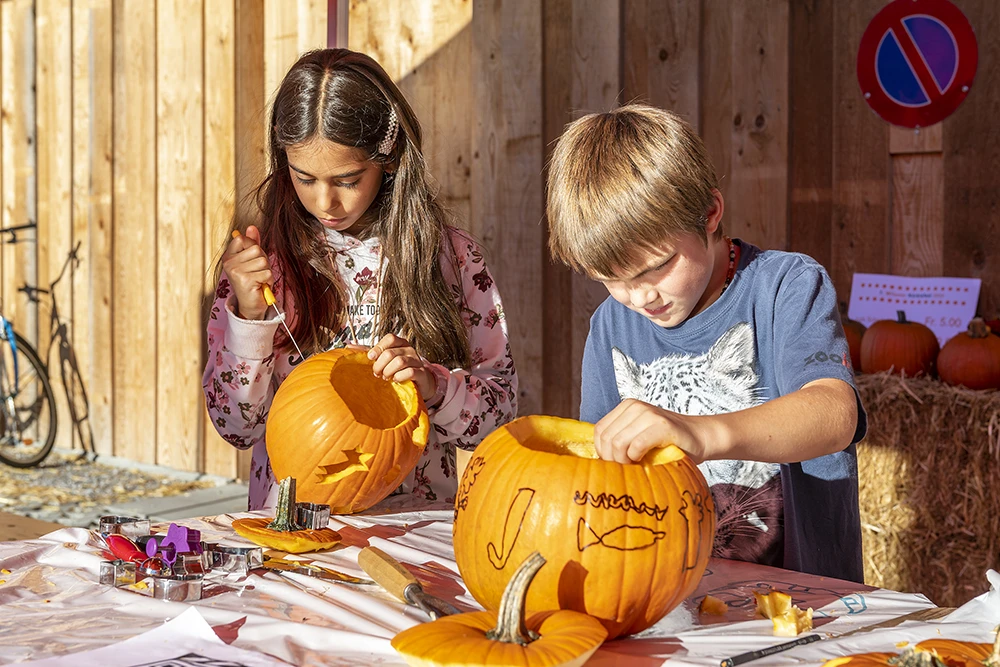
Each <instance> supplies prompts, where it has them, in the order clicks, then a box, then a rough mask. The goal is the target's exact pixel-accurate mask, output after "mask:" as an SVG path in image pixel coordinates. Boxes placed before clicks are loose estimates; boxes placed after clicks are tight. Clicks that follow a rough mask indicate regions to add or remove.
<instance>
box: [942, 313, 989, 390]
mask: <svg viewBox="0 0 1000 667" xmlns="http://www.w3.org/2000/svg"><path fill="white" fill-rule="evenodd" d="M937 367H938V375H940V377H941V379H942V380H944V381H945V382H947V383H948V384H954V385H959V384H960V385H964V386H966V387H968V388H969V389H1000V337H998V336H991V335H990V327H989V326H987V325H986V323H985V322H983V320H982V319H981V318H978V317H977V318H975V319H974V320H972V321H971V322H969V329H968V331H963V332H962V333H959V334H956V335H955V336H953V337H952V338H951V339H950V340H949V341H948V342H947V343H945V344H944V347H943V348H941V353H940V354H939V355H938V358H937Z"/></svg>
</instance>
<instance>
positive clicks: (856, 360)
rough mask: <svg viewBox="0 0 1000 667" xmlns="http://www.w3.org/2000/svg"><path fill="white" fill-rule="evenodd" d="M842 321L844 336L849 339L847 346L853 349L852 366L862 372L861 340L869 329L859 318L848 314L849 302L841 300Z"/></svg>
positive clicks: (856, 370)
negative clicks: (854, 318)
mask: <svg viewBox="0 0 1000 667" xmlns="http://www.w3.org/2000/svg"><path fill="white" fill-rule="evenodd" d="M840 321H841V323H842V324H843V325H844V337H845V338H846V339H847V347H848V349H850V351H851V366H853V367H854V371H855V372H856V373H860V372H861V341H862V339H863V338H864V336H865V331H867V330H868V329H867V328H866V327H865V325H863V324H861V322H858V321H857V320H852V319H851V318H850V317H848V316H847V304H846V303H844V302H843V301H841V302H840Z"/></svg>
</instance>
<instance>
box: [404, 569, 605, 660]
mask: <svg viewBox="0 0 1000 667" xmlns="http://www.w3.org/2000/svg"><path fill="white" fill-rule="evenodd" d="M544 564H545V559H544V558H543V557H542V556H541V554H539V553H538V552H535V553H534V554H532V555H531V556H530V557H529V558H528V559H527V560H525V562H524V563H522V564H521V566H520V567H519V568H518V569H517V571H516V572H515V573H514V576H513V577H511V580H510V582H509V583H508V584H507V587H506V588H505V589H504V594H503V598H502V599H501V601H500V610H499V612H492V611H478V612H471V613H468V614H456V615H453V616H442V617H441V618H439V619H437V620H436V621H433V622H431V623H423V624H421V625H417V626H414V627H412V628H410V629H408V630H403V631H402V632H400V633H399V634H397V635H396V636H395V637H393V639H392V647H393V648H394V649H396V650H397V651H398V652H399V653H400V654H401V655H402V656H403V658H404V659H405V660H406V662H407V663H408V664H410V665H420V666H421V667H432V666H435V665H441V666H442V667H444V666H445V665H447V666H448V667H460V666H462V665H483V666H486V665H505V666H506V667H522V666H523V667H529V666H530V667H559V666H560V665H567V666H576V665H582V664H583V663H585V662H586V661H587V660H588V659H589V658H590V656H591V655H593V653H594V651H596V650H597V649H598V647H600V645H601V643H602V642H603V641H604V639H605V638H606V637H607V634H608V633H607V630H605V629H604V626H603V625H601V624H600V622H598V621H597V620H595V619H593V618H591V617H590V616H587V615H586V614H580V613H578V612H575V611H547V612H538V613H534V614H531V615H530V616H528V618H527V619H525V614H524V600H525V598H526V597H527V594H528V587H529V586H530V584H531V581H532V579H534V577H535V575H536V574H537V573H538V570H539V569H540V568H541V567H542V566H543V565H544Z"/></svg>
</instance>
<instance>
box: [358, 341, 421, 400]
mask: <svg viewBox="0 0 1000 667" xmlns="http://www.w3.org/2000/svg"><path fill="white" fill-rule="evenodd" d="M368 358H369V359H371V360H373V361H374V362H375V363H374V364H373V366H372V370H374V371H375V375H376V377H381V378H383V379H385V380H391V381H392V382H406V381H407V380H412V381H413V383H414V384H415V385H417V391H419V392H420V395H421V396H422V397H423V399H424V400H425V401H429V400H430V399H431V398H432V397H433V396H434V393H435V392H436V391H437V381H436V380H435V378H434V374H433V373H431V372H430V370H428V368H427V367H426V366H425V365H424V360H423V359H421V358H420V355H418V354H417V351H416V350H414V349H413V346H411V345H410V342H409V341H408V340H406V339H405V338H400V337H399V336H397V335H395V334H386V335H385V336H382V338H381V340H379V342H377V343H375V345H374V346H373V347H372V348H371V349H370V350H368Z"/></svg>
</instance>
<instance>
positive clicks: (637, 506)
mask: <svg viewBox="0 0 1000 667" xmlns="http://www.w3.org/2000/svg"><path fill="white" fill-rule="evenodd" d="M573 502H575V503H576V504H577V505H590V506H591V507H596V508H598V509H616V510H617V509H620V510H625V511H626V512H628V511H632V512H637V513H639V514H647V515H649V516H651V517H653V518H654V519H656V520H657V521H662V520H663V517H664V516H666V514H667V511H668V510H669V509H670V508H669V507H660V506H658V505H655V504H654V505H653V506H652V507H650V506H649V505H647V504H646V503H644V502H642V503H638V502H636V501H635V499H634V498H632V496H629V495H625V494H622V495H620V496H616V495H614V494H613V493H599V494H597V495H596V496H595V495H594V494H592V493H591V492H590V491H577V492H576V493H574V494H573Z"/></svg>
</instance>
